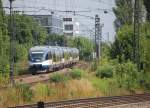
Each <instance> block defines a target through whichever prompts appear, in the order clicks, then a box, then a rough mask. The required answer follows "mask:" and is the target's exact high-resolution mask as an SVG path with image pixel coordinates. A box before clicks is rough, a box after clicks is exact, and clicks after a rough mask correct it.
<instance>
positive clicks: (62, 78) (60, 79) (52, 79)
mask: <svg viewBox="0 0 150 108" xmlns="http://www.w3.org/2000/svg"><path fill="white" fill-rule="evenodd" d="M67 79H68V77H67V76H65V75H63V74H58V73H56V74H53V75H52V76H50V82H54V83H61V82H65V81H66V80H67Z"/></svg>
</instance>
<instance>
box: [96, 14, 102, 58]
mask: <svg viewBox="0 0 150 108" xmlns="http://www.w3.org/2000/svg"><path fill="white" fill-rule="evenodd" d="M101 31H102V27H101V24H100V18H99V16H98V15H95V47H96V50H95V52H96V58H98V59H100V56H101V39H102V36H101Z"/></svg>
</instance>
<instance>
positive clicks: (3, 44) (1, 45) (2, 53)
mask: <svg viewBox="0 0 150 108" xmlns="http://www.w3.org/2000/svg"><path fill="white" fill-rule="evenodd" d="M8 62H9V37H8V31H7V23H6V16H5V13H4V11H3V8H2V2H1V0H0V70H1V71H3V72H4V71H5V69H6V68H7V67H6V66H7V64H8Z"/></svg>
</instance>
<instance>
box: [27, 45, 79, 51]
mask: <svg viewBox="0 0 150 108" xmlns="http://www.w3.org/2000/svg"><path fill="white" fill-rule="evenodd" d="M50 49H63V50H64V49H66V50H69V49H70V50H76V51H77V50H78V49H77V48H71V47H60V46H34V47H32V48H30V50H29V51H31V52H34V51H35V52H36V51H43V52H46V51H49V50H50Z"/></svg>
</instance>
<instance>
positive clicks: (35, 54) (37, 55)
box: [28, 46, 51, 74]
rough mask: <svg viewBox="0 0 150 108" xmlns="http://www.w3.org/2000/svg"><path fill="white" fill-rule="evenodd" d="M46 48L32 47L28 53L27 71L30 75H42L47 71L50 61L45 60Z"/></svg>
mask: <svg viewBox="0 0 150 108" xmlns="http://www.w3.org/2000/svg"><path fill="white" fill-rule="evenodd" d="M46 51H48V48H46V47H37V46H36V47H33V48H31V49H30V51H29V57H28V59H29V71H30V72H31V73H32V74H36V73H43V72H47V71H48V70H49V66H50V64H51V61H50V60H46Z"/></svg>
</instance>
